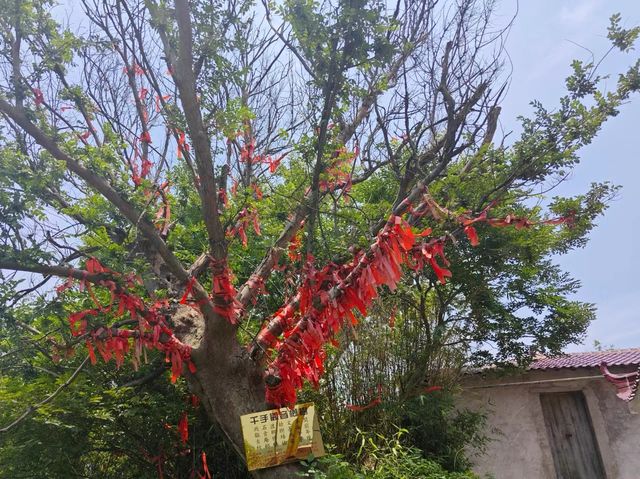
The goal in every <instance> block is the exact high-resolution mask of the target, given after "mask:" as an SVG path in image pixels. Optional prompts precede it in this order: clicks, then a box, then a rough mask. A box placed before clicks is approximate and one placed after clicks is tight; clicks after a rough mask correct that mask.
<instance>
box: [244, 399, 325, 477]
mask: <svg viewBox="0 0 640 479" xmlns="http://www.w3.org/2000/svg"><path fill="white" fill-rule="evenodd" d="M240 421H241V424H242V434H243V436H244V449H245V453H246V457H247V468H248V469H249V470H250V471H253V470H256V469H262V468H265V467H272V466H278V465H280V464H285V463H287V462H292V461H298V460H300V459H306V458H307V457H309V455H311V454H312V455H313V456H315V457H319V456H323V455H324V446H323V444H322V437H321V435H320V425H319V422H318V417H317V415H316V410H315V407H314V405H313V403H304V404H296V405H295V406H294V407H293V408H282V409H270V410H268V411H261V412H255V413H251V414H245V415H244V416H241V417H240Z"/></svg>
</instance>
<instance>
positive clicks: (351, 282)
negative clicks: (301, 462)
mask: <svg viewBox="0 0 640 479" xmlns="http://www.w3.org/2000/svg"><path fill="white" fill-rule="evenodd" d="M425 204H426V206H427V208H426V210H430V213H431V215H432V216H433V217H435V218H438V217H441V216H442V215H447V216H449V215H450V212H448V211H447V210H445V209H444V208H441V207H439V206H438V205H437V204H436V203H435V202H434V201H433V200H432V199H431V198H430V197H428V196H427V197H426V199H425V200H424V201H423V203H422V204H421V205H420V206H419V207H418V208H417V210H421V209H423V208H424V205H425ZM413 214H414V215H415V211H414V213H413ZM453 219H454V220H457V221H458V222H459V223H460V225H461V226H462V227H464V230H463V231H464V232H465V234H466V235H467V237H468V239H469V241H470V243H471V245H472V246H476V245H478V244H479V240H478V237H477V232H476V231H475V228H473V227H472V226H471V225H472V224H473V223H476V222H486V223H488V224H489V225H492V226H509V225H514V226H515V227H516V228H526V227H529V226H532V225H533V224H534V223H533V222H531V221H529V220H527V219H523V218H517V217H514V216H511V215H509V216H507V217H505V218H502V219H487V215H486V210H485V211H483V212H482V213H481V214H480V215H479V216H478V217H476V218H470V217H468V216H464V215H463V216H458V217H457V218H456V217H455V216H453ZM562 223H571V218H558V219H551V220H546V221H542V222H540V223H538V224H547V225H556V224H562ZM430 233H431V230H430V229H427V230H425V231H423V232H422V233H419V234H416V233H414V232H413V231H412V230H411V227H410V225H409V224H408V223H407V222H406V221H405V220H404V219H403V218H402V217H400V216H394V215H392V216H391V217H390V218H389V220H388V221H387V223H386V224H385V226H384V228H383V229H382V231H381V232H380V233H379V234H378V235H377V237H376V240H375V242H374V243H373V245H372V246H371V247H370V249H369V251H368V252H367V253H366V254H365V253H361V254H357V255H356V257H355V258H354V260H353V261H352V262H351V263H349V264H347V265H345V266H342V267H334V268H333V269H334V270H335V271H334V272H338V271H339V272H338V273H337V274H333V275H327V274H326V273H327V268H325V269H323V270H321V272H317V271H315V270H313V269H312V268H310V267H309V266H307V267H306V271H305V274H306V280H305V281H304V282H303V286H302V287H301V288H300V291H299V298H298V304H297V306H298V309H297V311H294V312H290V311H286V312H285V311H282V310H281V311H279V312H278V313H276V316H275V317H274V318H272V320H271V321H269V323H268V325H267V327H266V328H265V329H263V330H262V331H261V332H260V333H259V335H258V337H257V341H256V344H257V345H258V346H259V347H260V348H261V349H267V348H269V347H272V348H273V350H274V352H275V360H274V361H273V362H272V363H271V364H270V366H269V367H268V369H267V371H266V377H265V381H266V384H267V390H266V401H267V402H268V403H271V404H273V405H275V406H277V407H280V406H285V405H292V404H294V403H295V401H296V391H297V390H298V389H301V388H302V385H303V382H304V380H307V381H309V382H310V383H311V384H312V385H314V386H317V384H318V378H319V376H320V375H321V374H322V373H323V370H324V359H325V352H324V350H323V347H324V345H325V344H327V343H328V342H330V341H331V339H332V338H333V335H334V334H335V333H336V332H337V331H338V330H339V329H340V328H341V327H342V325H343V324H344V322H345V321H350V322H351V324H356V323H357V319H356V317H355V315H354V310H357V311H358V312H359V313H360V314H361V315H362V316H366V314H367V308H368V307H369V305H370V304H371V302H372V301H373V300H374V299H375V298H376V297H377V295H378V289H379V288H380V287H381V286H383V285H384V286H387V287H388V288H389V289H391V290H392V291H393V290H395V288H396V286H397V283H398V282H399V281H400V279H401V277H402V267H403V266H405V267H407V268H410V269H413V270H421V269H423V268H424V267H425V266H426V265H427V264H428V265H429V266H430V267H431V269H432V270H433V272H434V273H435V275H436V277H437V278H438V281H439V282H440V283H442V284H444V283H445V282H446V278H449V277H451V271H449V270H448V269H447V267H448V266H449V262H448V261H447V258H446V256H445V253H444V246H445V242H446V240H447V238H449V237H448V236H445V237H441V238H435V239H432V240H430V241H424V242H418V243H416V239H417V238H421V237H425V236H428V235H429V234H430ZM308 263H309V262H308ZM334 266H336V265H334ZM319 273H322V274H323V275H324V276H322V277H321V276H320V275H319ZM296 313H297V314H299V318H300V319H299V320H298V321H297V322H296V323H295V324H294V325H293V324H291V323H292V321H291V319H292V317H293V315H294V314H296ZM279 323H282V324H279ZM276 326H278V327H276ZM279 326H282V327H281V328H280V327H279ZM279 331H282V332H283V333H284V335H283V338H282V339H278V338H277V337H276V336H278V334H274V332H279ZM254 351H255V349H254Z"/></svg>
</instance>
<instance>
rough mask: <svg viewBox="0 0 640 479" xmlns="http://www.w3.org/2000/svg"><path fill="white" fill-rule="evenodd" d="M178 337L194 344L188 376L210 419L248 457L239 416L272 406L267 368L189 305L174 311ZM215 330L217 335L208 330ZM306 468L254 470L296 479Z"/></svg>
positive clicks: (263, 477) (263, 476)
mask: <svg viewBox="0 0 640 479" xmlns="http://www.w3.org/2000/svg"><path fill="white" fill-rule="evenodd" d="M173 319H174V324H175V332H176V336H178V338H179V339H180V340H181V341H183V342H184V343H186V344H189V345H190V346H191V347H192V348H193V351H192V359H193V362H194V363H195V365H196V369H197V370H196V372H195V374H189V373H187V375H186V377H187V380H188V382H189V385H190V387H191V389H192V391H193V392H194V393H195V394H197V395H198V396H199V397H200V399H201V401H202V404H203V406H204V408H205V410H206V411H207V415H208V417H209V419H210V420H211V421H212V422H213V423H215V424H217V425H218V426H219V428H220V430H221V431H222V433H223V434H224V435H225V436H226V438H227V440H228V441H229V443H230V444H231V445H233V447H234V448H235V450H236V452H237V454H239V455H240V457H242V459H243V460H245V453H244V442H243V438H242V428H241V425H240V416H242V415H243V414H249V413H252V412H255V411H263V410H265V409H269V408H270V407H269V405H268V404H266V403H265V399H264V398H265V394H264V393H265V389H264V388H265V385H264V379H263V374H262V370H261V368H260V366H259V365H257V364H255V363H254V362H253V361H252V360H251V359H250V358H249V354H248V352H247V351H246V349H245V348H243V347H242V346H241V345H240V344H239V343H238V341H237V340H236V337H235V330H234V328H232V327H231V326H230V327H229V328H228V329H227V330H226V331H219V330H218V329H216V334H215V335H214V334H213V333H212V329H211V328H206V327H205V324H204V318H203V316H202V314H201V313H200V312H199V311H198V310H196V309H195V308H192V307H190V306H180V307H179V308H178V310H177V312H176V314H175V315H174V318H173ZM208 333H212V334H208ZM301 470H302V469H301V467H300V466H299V465H298V464H297V463H293V464H287V465H283V466H277V467H272V468H267V469H261V470H258V471H254V472H253V473H252V475H253V477H256V478H260V479H284V478H295V477H297V473H298V472H300V471H301Z"/></svg>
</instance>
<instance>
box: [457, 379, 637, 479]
mask: <svg viewBox="0 0 640 479" xmlns="http://www.w3.org/2000/svg"><path fill="white" fill-rule="evenodd" d="M611 369H612V372H614V373H621V372H628V371H631V370H630V369H628V370H624V369H615V368H611ZM585 377H586V378H585ZM572 378H582V379H572ZM548 380H552V382H544V383H538V384H535V383H534V384H517V383H523V382H531V381H548ZM512 383H516V384H512ZM489 386H491V387H489ZM563 391H582V392H583V393H584V395H585V398H586V401H587V407H588V409H589V413H590V415H591V420H592V423H593V428H594V432H595V435H596V439H597V441H598V446H599V448H600V453H601V455H602V461H603V463H604V467H605V470H606V473H607V477H608V479H638V478H640V414H639V413H640V399H635V400H634V401H633V402H632V403H626V402H624V401H622V400H620V399H618V398H617V397H616V395H615V393H616V389H615V387H614V386H613V385H612V384H610V383H608V382H607V381H606V380H605V379H604V378H603V377H602V375H601V374H600V372H599V371H598V370H597V369H587V368H582V369H573V370H571V369H562V370H555V371H531V372H528V373H526V374H521V375H517V376H513V375H511V376H506V377H501V378H500V377H496V376H495V375H489V376H487V375H480V374H475V375H471V376H469V377H468V378H467V379H466V380H465V382H464V384H463V392H462V394H461V395H460V397H459V400H458V404H459V406H460V407H463V408H469V409H472V410H476V411H484V412H485V413H486V414H487V415H488V418H487V430H486V431H485V432H486V433H487V434H488V435H489V437H490V438H491V439H492V441H491V442H490V443H489V445H488V448H487V451H486V454H484V455H483V456H480V457H476V458H475V461H474V462H475V464H476V466H475V468H474V469H475V471H476V472H478V473H479V474H480V475H483V476H484V475H487V476H488V477H494V478H495V479H513V478H517V477H520V478H527V479H529V478H531V479H555V477H556V475H555V469H554V465H553V458H552V456H551V450H550V446H549V441H548V439H547V430H546V427H545V423H544V417H543V415H542V407H541V404H540V398H539V395H540V393H543V392H563Z"/></svg>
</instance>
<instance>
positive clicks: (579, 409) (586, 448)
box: [540, 391, 607, 479]
mask: <svg viewBox="0 0 640 479" xmlns="http://www.w3.org/2000/svg"><path fill="white" fill-rule="evenodd" d="M540 402H541V403H542V413H543V415H544V423H545V425H546V427H547V435H548V437H549V444H550V446H551V453H552V455H553V462H554V465H555V467H556V477H557V478H558V479H605V478H606V477H607V476H606V474H605V472H604V467H603V465H602V457H601V456H600V450H599V449H598V442H597V440H596V436H595V434H594V432H593V425H592V423H591V416H590V415H589V410H588V408H587V401H586V400H585V397H584V394H583V393H582V391H570V392H563V393H544V394H540Z"/></svg>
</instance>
